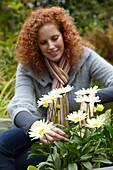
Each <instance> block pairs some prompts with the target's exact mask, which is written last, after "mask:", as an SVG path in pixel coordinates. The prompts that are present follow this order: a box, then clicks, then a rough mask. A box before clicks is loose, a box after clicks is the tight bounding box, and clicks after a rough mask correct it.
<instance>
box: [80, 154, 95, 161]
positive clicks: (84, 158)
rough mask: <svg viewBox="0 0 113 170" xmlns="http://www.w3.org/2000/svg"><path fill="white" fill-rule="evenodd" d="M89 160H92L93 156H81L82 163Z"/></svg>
mask: <svg viewBox="0 0 113 170" xmlns="http://www.w3.org/2000/svg"><path fill="white" fill-rule="evenodd" d="M89 158H92V155H90V154H86V155H83V156H81V158H80V161H86V160H87V159H89Z"/></svg>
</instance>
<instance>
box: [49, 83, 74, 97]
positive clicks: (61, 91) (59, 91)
mask: <svg viewBox="0 0 113 170" xmlns="http://www.w3.org/2000/svg"><path fill="white" fill-rule="evenodd" d="M71 90H73V87H71V86H70V85H67V86H66V87H61V88H58V89H53V90H52V91H51V92H50V94H54V95H55V94H59V95H61V94H64V93H65V94H66V93H68V92H69V91H71Z"/></svg>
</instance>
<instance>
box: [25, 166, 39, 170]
mask: <svg viewBox="0 0 113 170" xmlns="http://www.w3.org/2000/svg"><path fill="white" fill-rule="evenodd" d="M27 170H37V169H36V167H35V166H32V165H29V166H28V168H27Z"/></svg>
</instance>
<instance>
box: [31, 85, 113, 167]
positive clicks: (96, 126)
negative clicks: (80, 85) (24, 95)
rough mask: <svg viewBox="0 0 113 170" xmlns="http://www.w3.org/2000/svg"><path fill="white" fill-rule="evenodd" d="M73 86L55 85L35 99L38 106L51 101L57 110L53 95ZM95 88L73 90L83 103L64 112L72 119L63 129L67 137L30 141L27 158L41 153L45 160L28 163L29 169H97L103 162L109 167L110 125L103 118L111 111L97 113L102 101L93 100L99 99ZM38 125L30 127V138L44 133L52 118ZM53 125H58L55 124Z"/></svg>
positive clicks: (112, 146) (112, 157)
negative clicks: (68, 112)
mask: <svg viewBox="0 0 113 170" xmlns="http://www.w3.org/2000/svg"><path fill="white" fill-rule="evenodd" d="M72 89H73V88H72V87H69V86H68V87H65V88H62V89H61V88H60V89H56V90H54V93H53V91H51V92H50V93H48V95H46V96H43V97H42V98H41V99H40V100H39V101H38V106H41V105H43V106H44V107H48V106H49V105H50V104H52V105H53V106H54V110H53V111H55V114H57V110H58V108H59V106H58V105H57V102H56V98H57V97H61V96H62V97H63V96H64V95H65V94H66V93H67V92H69V91H70V90H72ZM97 90H98V89H97V86H95V87H94V88H90V89H86V90H85V89H82V90H80V91H78V92H76V98H75V100H76V102H80V103H82V104H83V103H84V107H81V109H80V110H78V111H74V112H72V113H70V114H69V115H67V117H66V121H67V120H68V121H70V122H71V125H70V126H68V127H64V129H63V130H64V131H65V133H66V134H67V135H68V139H67V141H66V142H62V141H55V142H53V143H52V144H48V145H47V144H43V143H42V142H41V141H39V142H36V143H35V144H33V145H32V150H31V151H30V155H29V158H31V157H33V156H36V155H44V156H46V157H47V161H45V162H41V163H40V164H38V165H37V166H36V167H33V166H29V167H28V170H33V168H35V169H36V170H46V169H47V170H86V169H87V170H93V169H95V170H96V168H99V169H101V168H103V167H105V166H106V167H107V169H105V170H108V166H109V168H110V166H112V165H113V129H112V127H111V126H110V125H109V124H106V121H105V117H106V115H110V112H111V110H110V109H109V110H107V111H106V113H104V114H98V113H99V112H101V111H103V105H100V104H99V105H98V104H97V105H96V106H95V107H94V103H96V102H98V101H99V97H98V96H97V97H95V96H94V93H96V91H97ZM53 94H54V95H53ZM56 95H57V97H56ZM58 95H59V96H58ZM51 96H52V98H51ZM53 96H54V97H53ZM54 120H55V119H54ZM55 123H56V122H55ZM40 125H41V126H39V128H38V129H37V128H34V129H31V132H30V133H29V135H30V137H32V138H33V139H36V138H39V137H40V135H45V137H46V133H47V131H48V130H50V129H51V128H52V125H53V122H51V123H49V121H48V120H47V121H45V120H40ZM56 126H60V125H58V124H56ZM61 128H62V127H61ZM112 168H113V167H112ZM102 170H103V169H102Z"/></svg>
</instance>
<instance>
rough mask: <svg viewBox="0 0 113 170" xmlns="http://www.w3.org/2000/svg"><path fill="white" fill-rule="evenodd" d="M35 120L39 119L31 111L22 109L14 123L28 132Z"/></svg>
mask: <svg viewBox="0 0 113 170" xmlns="http://www.w3.org/2000/svg"><path fill="white" fill-rule="evenodd" d="M23 120H25V121H23ZM35 121H37V118H35V117H33V116H32V115H31V114H30V113H29V112H27V111H21V112H19V113H18V114H17V115H16V117H15V120H14V124H15V125H16V126H17V127H19V128H21V129H22V130H23V131H24V132H25V133H26V134H27V133H28V131H29V128H30V126H31V125H32V124H33V123H34V122H35Z"/></svg>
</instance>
